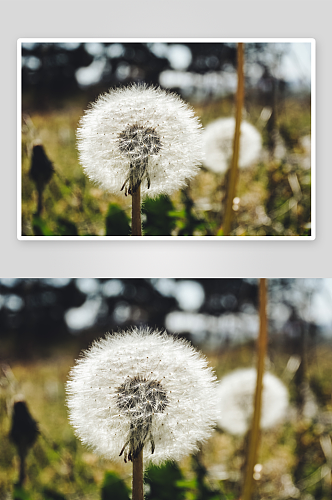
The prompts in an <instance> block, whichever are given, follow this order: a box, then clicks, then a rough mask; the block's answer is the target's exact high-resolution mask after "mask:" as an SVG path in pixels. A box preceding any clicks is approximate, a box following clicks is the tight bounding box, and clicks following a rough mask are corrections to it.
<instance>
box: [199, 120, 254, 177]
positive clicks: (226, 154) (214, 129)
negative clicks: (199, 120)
mask: <svg viewBox="0 0 332 500" xmlns="http://www.w3.org/2000/svg"><path fill="white" fill-rule="evenodd" d="M234 130H235V119H234V118H232V117H230V118H218V120H215V121H213V122H211V123H209V124H208V125H207V126H206V127H205V130H204V133H203V144H204V153H205V157H204V165H205V166H206V167H207V168H208V169H210V170H212V171H213V172H216V173H223V172H226V170H227V169H228V167H229V164H230V161H231V159H232V154H233V140H234ZM261 150H262V138H261V135H260V133H259V132H258V130H257V129H256V128H255V127H254V126H253V125H251V124H250V123H248V122H246V121H244V120H242V121H241V128H240V156H239V167H240V168H247V167H249V166H250V165H252V164H253V163H255V162H257V161H258V159H259V156H260V153H261Z"/></svg>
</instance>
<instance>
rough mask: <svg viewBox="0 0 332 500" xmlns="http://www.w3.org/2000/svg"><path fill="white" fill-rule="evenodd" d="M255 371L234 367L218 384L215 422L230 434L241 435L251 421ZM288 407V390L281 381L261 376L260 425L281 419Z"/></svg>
mask: <svg viewBox="0 0 332 500" xmlns="http://www.w3.org/2000/svg"><path fill="white" fill-rule="evenodd" d="M256 380H257V371H256V369H255V368H247V369H240V370H235V371H234V372H232V373H230V374H229V375H226V376H225V377H223V378H222V379H221V381H220V382H219V386H218V389H217V390H218V395H219V407H220V408H222V412H221V414H220V418H219V419H218V424H219V425H220V427H221V428H223V429H225V430H226V431H227V432H229V433H230V434H239V435H243V434H245V433H246V432H247V431H248V429H249V427H250V425H251V421H252V417H253V412H254V396H255V391H256ZM287 407H288V392H287V389H286V387H285V386H284V384H283V383H282V382H281V381H280V380H279V379H278V378H277V377H275V376H274V375H272V374H271V373H268V372H266V373H265V374H264V376H263V393H262V410H261V421H260V427H261V428H262V429H269V428H270V427H273V426H275V425H277V424H278V423H279V422H281V421H282V420H283V419H284V418H285V416H286V411H287Z"/></svg>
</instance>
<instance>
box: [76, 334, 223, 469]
mask: <svg viewBox="0 0 332 500" xmlns="http://www.w3.org/2000/svg"><path fill="white" fill-rule="evenodd" d="M215 379H216V377H215V376H214V374H213V372H212V370H211V368H209V367H208V365H207V361H206V359H205V358H204V357H203V355H202V354H200V353H199V352H197V351H196V350H195V349H194V348H193V347H191V345H190V344H189V343H188V342H187V341H184V340H181V339H177V338H173V337H170V336H169V335H167V333H166V332H164V333H161V332H158V331H151V330H149V329H138V328H134V329H132V330H130V331H127V332H122V333H117V334H112V335H110V334H108V335H107V336H106V337H105V338H102V339H99V340H97V341H95V342H94V344H93V345H92V347H91V348H90V349H89V350H87V351H85V352H84V354H83V356H82V357H80V358H79V359H78V361H77V362H76V365H75V366H74V367H73V368H72V370H71V372H70V378H69V381H68V383H67V404H68V408H69V416H70V421H71V423H72V425H73V427H74V428H75V431H76V434H77V435H78V437H79V438H80V439H81V440H82V442H83V443H84V444H86V445H88V446H90V447H92V448H93V450H94V451H95V452H96V453H98V454H100V455H102V456H104V457H106V458H109V459H112V460H123V459H124V461H125V462H126V461H127V460H129V461H132V460H133V459H134V458H136V457H137V456H138V453H139V452H140V451H141V450H142V449H143V448H144V453H143V458H144V461H145V462H150V461H151V462H153V463H160V462H162V461H164V460H179V459H181V458H182V457H184V456H185V455H187V454H189V453H191V452H193V451H195V450H197V444H198V443H199V442H204V441H205V440H206V439H207V438H208V437H209V435H210V434H211V432H212V429H213V426H214V425H215V424H216V421H217V418H218V398H217V392H216V386H217V382H216V380H215Z"/></svg>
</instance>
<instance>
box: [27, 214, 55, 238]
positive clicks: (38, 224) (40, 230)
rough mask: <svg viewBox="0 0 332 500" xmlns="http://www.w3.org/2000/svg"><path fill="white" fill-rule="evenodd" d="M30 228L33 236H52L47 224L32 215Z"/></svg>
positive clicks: (37, 216)
mask: <svg viewBox="0 0 332 500" xmlns="http://www.w3.org/2000/svg"><path fill="white" fill-rule="evenodd" d="M32 228H33V233H34V235H35V236H54V234H53V232H52V231H51V230H50V228H49V227H48V226H47V224H46V223H45V222H44V221H43V220H42V219H41V218H40V217H39V215H34V216H33V219H32Z"/></svg>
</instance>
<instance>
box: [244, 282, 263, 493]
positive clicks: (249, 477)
mask: <svg viewBox="0 0 332 500" xmlns="http://www.w3.org/2000/svg"><path fill="white" fill-rule="evenodd" d="M259 299H260V300H259V302H260V306H259V318H260V327H259V336H258V344H257V350H258V359H257V383H256V393H255V403H254V404H255V406H254V416H253V421H252V427H251V431H250V435H249V446H248V448H247V457H246V469H245V476H244V482H243V489H242V495H241V500H250V498H251V494H252V489H253V474H254V467H255V464H256V459H257V452H258V441H259V427H260V416H261V408H262V389H263V374H264V364H265V354H266V346H267V317H266V300H267V299H266V279H264V278H261V280H260V283H259Z"/></svg>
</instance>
